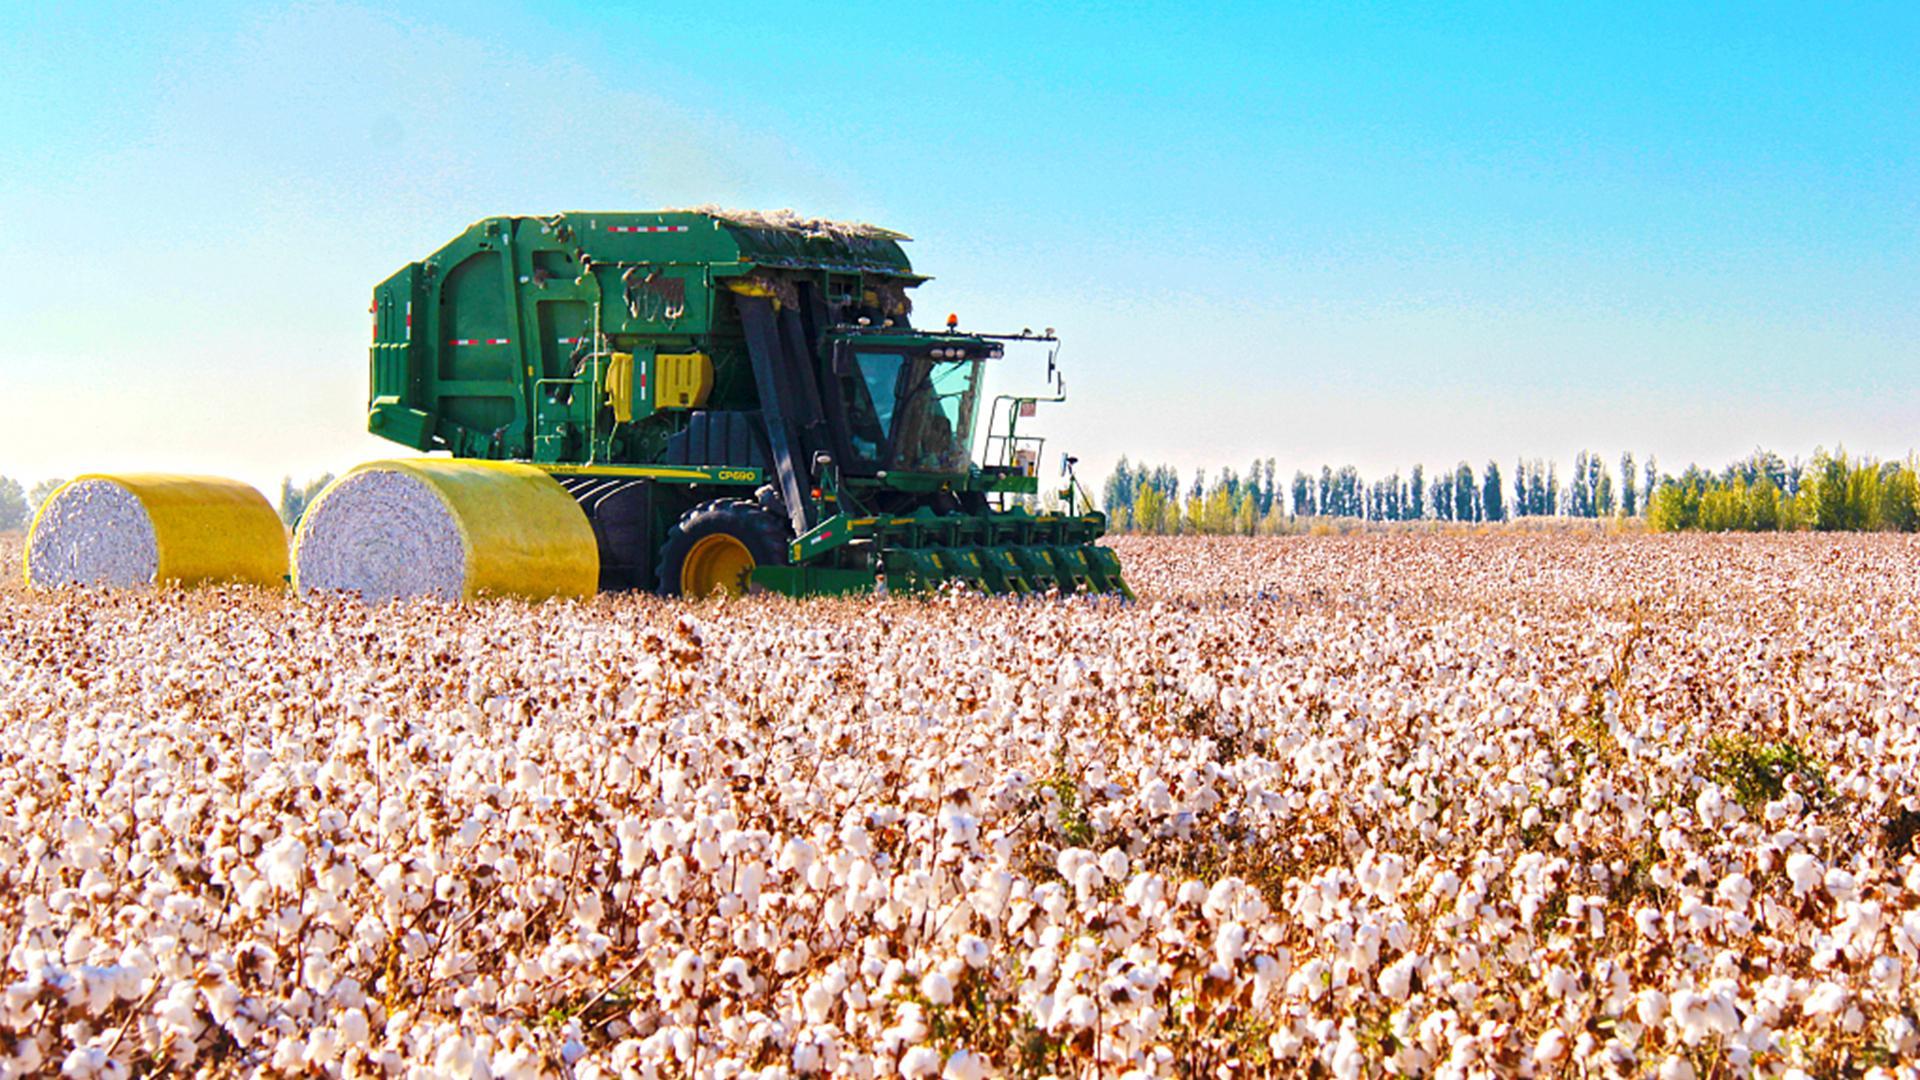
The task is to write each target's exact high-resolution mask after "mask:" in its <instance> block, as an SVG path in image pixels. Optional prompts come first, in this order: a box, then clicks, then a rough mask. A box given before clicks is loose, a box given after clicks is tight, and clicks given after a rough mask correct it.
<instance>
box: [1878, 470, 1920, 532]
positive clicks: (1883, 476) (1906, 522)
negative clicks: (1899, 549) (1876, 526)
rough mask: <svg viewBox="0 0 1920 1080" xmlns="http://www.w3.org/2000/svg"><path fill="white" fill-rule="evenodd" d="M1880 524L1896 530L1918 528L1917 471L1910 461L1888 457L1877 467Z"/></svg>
mask: <svg viewBox="0 0 1920 1080" xmlns="http://www.w3.org/2000/svg"><path fill="white" fill-rule="evenodd" d="M1880 527H1881V528H1883V529H1893V530H1895V531H1897V532H1913V531H1914V530H1915V529H1916V528H1920V475H1917V474H1916V473H1915V472H1914V463H1913V462H1912V461H1904V462H1892V461H1890V462H1888V463H1887V466H1886V467H1882V469H1881V470H1880Z"/></svg>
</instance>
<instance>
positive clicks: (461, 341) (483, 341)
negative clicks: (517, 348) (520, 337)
mask: <svg viewBox="0 0 1920 1080" xmlns="http://www.w3.org/2000/svg"><path fill="white" fill-rule="evenodd" d="M447 344H449V345H511V344H513V343H512V342H511V341H509V340H507V339H506V338H503V337H493V338H464V337H463V338H454V339H452V340H451V341H448V342H447Z"/></svg>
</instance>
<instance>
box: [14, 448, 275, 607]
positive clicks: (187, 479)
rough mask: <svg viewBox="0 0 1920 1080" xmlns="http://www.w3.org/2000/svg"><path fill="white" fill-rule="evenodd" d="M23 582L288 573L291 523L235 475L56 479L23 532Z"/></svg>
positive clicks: (266, 578)
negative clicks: (284, 522)
mask: <svg viewBox="0 0 1920 1080" xmlns="http://www.w3.org/2000/svg"><path fill="white" fill-rule="evenodd" d="M26 579H27V584H28V585H30V586H33V587H35V588H42V589H50V588H59V587H61V586H64V585H89V586H108V587H111V588H131V587H135V586H141V585H187V586H191V585H216V584H223V583H240V584H248V585H259V586H263V587H267V588H280V587H282V586H284V585H285V584H286V581H287V530H286V527H285V526H283V525H282V524H281V523H280V515H278V514H276V513H274V511H273V506H272V504H270V503H268V502H267V497H266V496H265V495H262V494H260V492H259V491H257V490H255V489H254V488H253V487H251V486H250V485H247V484H243V483H241V482H240V481H238V480H228V479H225V478H223V477H218V476H178V475H174V474H170V473H120V474H114V475H107V474H102V473H93V474H89V475H86V476H82V477H79V478H78V479H76V480H72V481H70V482H68V483H67V484H65V485H63V486H62V487H60V488H59V489H58V490H56V491H55V492H54V493H53V494H52V495H49V496H48V497H47V500H46V502H44V503H42V504H41V505H40V511H39V513H37V514H35V515H34V519H33V528H32V530H31V531H30V532H28V534H27V557H26Z"/></svg>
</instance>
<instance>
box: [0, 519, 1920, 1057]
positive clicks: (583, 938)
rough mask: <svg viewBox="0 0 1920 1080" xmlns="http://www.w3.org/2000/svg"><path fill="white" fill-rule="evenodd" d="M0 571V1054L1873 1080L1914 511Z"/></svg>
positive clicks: (1907, 1017) (1909, 1006) (1918, 793)
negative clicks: (302, 575)
mask: <svg viewBox="0 0 1920 1080" xmlns="http://www.w3.org/2000/svg"><path fill="white" fill-rule="evenodd" d="M1116 545H1117V546H1119V547H1121V548H1122V558H1123V559H1124V560H1125V563H1126V566H1127V569H1128V575H1129V579H1130V580H1131V581H1132V582H1134V583H1135V586H1136V588H1137V590H1138V591H1139V593H1140V597H1141V599H1140V600H1139V601H1138V602H1137V603H1123V602H1119V601H1117V600H1114V599H1111V598H1091V599H1083V598H1032V599H1026V600H1006V599H987V598H975V597H969V596H965V595H960V594H955V593H949V594H944V595H942V596H939V597H935V598H932V599H912V598H900V597H893V598H887V599H882V600H872V599H851V600H844V601H818V600H816V601H808V602H791V601H786V600H781V599H778V598H771V597H752V598H747V599H744V600H737V601H730V602H713V603H705V604H680V603H668V602H662V601H658V600H655V599H652V598H647V597H600V598H597V599H595V600H593V601H591V602H569V603H557V602H556V603H547V604H540V605H529V604H523V603H518V602H497V603H487V602H482V603H465V604H454V603H444V602H437V601H423V602H413V603H403V604H395V605H384V606H380V605H372V606H370V605H364V604H360V603H356V602H352V601H348V600H341V599H337V598H321V599H312V600H306V599H295V598H288V597H284V596H270V595H266V594H261V593H255V592H252V591H249V590H245V589H230V590H217V591H212V592H204V593H198V594H179V593H167V592H162V593H157V594H155V593H114V592H95V593H84V592H77V593H49V594H39V593H35V594H28V593H24V592H20V591H17V590H12V591H7V592H5V593H0V638H4V640H6V641H8V642H9V643H11V644H10V645H9V647H8V648H7V649H5V650H0V730H3V731H4V732H5V734H6V736H7V737H6V739H5V740H4V742H0V883H4V888H0V933H4V935H5V954H4V955H5V960H4V971H0V1074H6V1075H16V1074H17V1075H25V1074H36V1073H49V1072H56V1071H57V1072H62V1073H64V1074H66V1075H71V1076H89V1077H117V1076H130V1075H134V1074H135V1073H141V1072H150V1071H153V1070H156V1069H161V1068H171V1069H176V1070H180V1071H196V1072H210V1073H241V1072H245V1073H256V1072H286V1073H293V1072H308V1073H319V1074H326V1075H372V1074H380V1075H394V1076H399V1075H457V1076H475V1075H488V1076H510V1077H537V1076H566V1075H574V1076H582V1077H598V1076H605V1077H613V1076H659V1077H678V1076H702V1077H716V1078H718V1077H746V1076H752V1077H767V1078H772V1077H797V1076H815V1075H817V1076H896V1075H898V1076H917V1077H939V1078H942V1080H948V1078H957V1080H971V1078H984V1077H990V1076H1037V1075H1058V1076H1086V1075H1106V1076H1133V1077H1151V1076H1171V1075H1195V1074H1199V1073H1205V1074H1208V1075H1246V1074H1260V1073H1270V1074H1278V1075H1293V1074H1299V1073H1303V1072H1309V1071H1317V1072H1318V1073H1320V1074H1325V1075H1331V1076H1336V1077H1361V1076H1369V1077H1371V1076H1379V1075H1414V1076H1471V1075H1488V1074H1496V1075H1541V1076H1558V1075H1569V1074H1587V1075H1655V1076H1673V1077H1686V1076H1693V1077H1704V1076H1709V1075H1734V1076H1766V1077H1775V1076H1780V1077H1785V1076H1795V1075H1808V1076H1816V1075H1834V1074H1838V1073H1845V1074H1865V1075H1880V1076H1889V1077H1894V1076H1913V1075H1915V1072H1914V1067H1913V1066H1912V1065H1911V1064H1910V1063H1911V1062H1913V1061H1915V1060H1917V1059H1920V1021H1917V1020H1916V1017H1920V996H1916V992H1915V990H1914V989H1913V988H1914V987H1915V986H1916V985H1920V858H1916V854H1915V850H1914V846H1913V844H1914V839H1915V835H1916V834H1917V833H1920V779H1917V778H1920V618H1917V617H1916V616H1920V601H1916V599H1915V597H1914V596H1913V594H1912V590H1911V588H1910V587H1909V584H1908V583H1910V582H1911V581H1913V580H1914V579H1915V576H1916V571H1920V546H1916V545H1914V544H1912V543H1910V542H1908V541H1905V540H1901V539H1898V538H1893V537H1849V538H1842V539H1834V538H1828V537H1819V536H1790V537H1765V538H1738V539H1729V538H1718V537H1716V538H1704V537H1691V536H1687V537H1658V538H1647V537H1574V536H1552V535H1540V536H1528V537H1521V538H1469V537H1437V536H1435V537H1425V536H1423V537H1400V536H1390V537H1349V538H1298V539H1294V538H1286V539H1272V540H1239V541H1221V540H1209V539H1200V538H1158V539H1133V538H1122V539H1119V540H1117V541H1116Z"/></svg>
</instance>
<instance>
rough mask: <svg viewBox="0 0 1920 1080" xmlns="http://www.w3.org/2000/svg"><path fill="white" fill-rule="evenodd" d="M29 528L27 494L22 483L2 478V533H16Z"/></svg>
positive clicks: (8, 477) (0, 489)
mask: <svg viewBox="0 0 1920 1080" xmlns="http://www.w3.org/2000/svg"><path fill="white" fill-rule="evenodd" d="M26 527H27V493H26V492H25V491H23V490H21V488H20V481H18V480H15V479H14V478H13V477H11V476H0V532H15V531H18V530H20V529H24V528H26Z"/></svg>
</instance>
